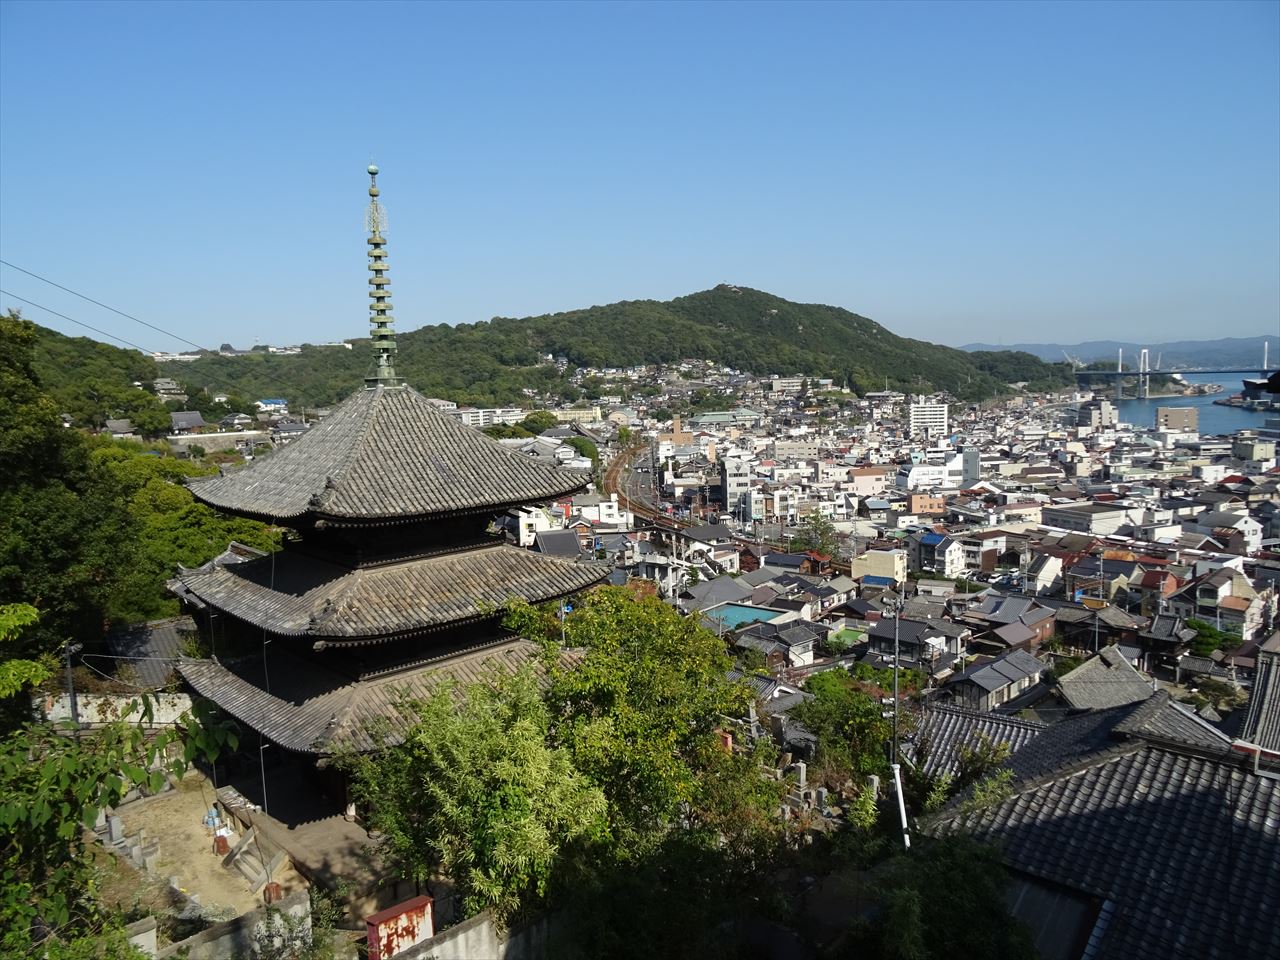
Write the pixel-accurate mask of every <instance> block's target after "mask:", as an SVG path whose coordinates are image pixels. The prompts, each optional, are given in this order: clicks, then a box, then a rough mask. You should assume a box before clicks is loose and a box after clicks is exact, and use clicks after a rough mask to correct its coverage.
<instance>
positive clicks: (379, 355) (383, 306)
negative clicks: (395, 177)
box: [364, 163, 402, 387]
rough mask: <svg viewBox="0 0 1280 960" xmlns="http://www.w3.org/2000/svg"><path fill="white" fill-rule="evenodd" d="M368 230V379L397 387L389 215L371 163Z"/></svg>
mask: <svg viewBox="0 0 1280 960" xmlns="http://www.w3.org/2000/svg"><path fill="white" fill-rule="evenodd" d="M365 227H366V229H368V231H369V240H368V243H369V271H370V273H371V274H372V276H370V277H369V300H370V304H369V325H370V330H369V335H370V337H371V338H372V340H373V363H374V369H373V375H372V376H369V377H365V380H364V382H365V385H366V386H368V387H377V386H387V387H398V386H400V384H401V383H402V381H401V380H400V379H399V378H398V377H397V376H396V331H395V318H394V317H392V316H391V279H390V278H389V277H388V276H387V241H386V238H385V237H383V235H382V234H383V231H384V230H386V229H387V212H386V210H385V209H384V208H383V206H382V204H380V203H379V202H378V168H377V167H376V166H374V165H373V164H372V163H371V164H369V210H368V212H367V213H366V214H365Z"/></svg>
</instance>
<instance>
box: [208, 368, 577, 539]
mask: <svg viewBox="0 0 1280 960" xmlns="http://www.w3.org/2000/svg"><path fill="white" fill-rule="evenodd" d="M586 482H587V478H586V476H585V475H584V474H582V473H578V472H575V471H570V470H565V469H561V468H558V467H554V466H550V465H547V464H544V463H540V462H538V461H536V460H533V459H530V458H528V457H524V456H520V455H518V454H515V453H512V452H510V451H508V450H506V449H505V448H504V447H503V446H502V445H501V444H500V443H498V442H497V441H495V440H492V439H490V438H489V437H487V436H485V435H484V434H483V433H481V432H480V431H479V430H474V429H472V428H471V427H468V426H465V425H464V424H462V423H461V422H459V421H458V420H457V419H455V418H454V417H451V416H449V415H448V414H446V413H442V412H440V411H439V410H437V409H436V407H435V405H434V404H432V403H431V402H430V401H429V400H428V399H427V398H426V397H424V396H422V394H420V393H418V392H417V391H416V390H413V389H412V388H410V387H386V386H377V387H373V388H367V389H364V390H359V391H357V392H356V393H354V394H352V395H351V396H350V397H348V398H347V399H346V400H344V401H343V402H342V403H341V404H339V405H338V406H337V407H336V408H335V409H334V411H333V413H332V414H331V415H330V416H328V417H326V418H325V419H324V420H321V421H320V422H319V423H318V424H316V425H315V426H314V427H312V428H311V429H310V430H309V431H307V433H306V434H304V435H303V436H302V437H299V438H298V439H297V440H296V441H294V442H293V443H291V444H289V445H288V446H287V447H284V448H283V449H281V450H278V451H276V452H275V453H273V454H272V455H271V456H269V457H267V458H265V459H262V460H256V461H254V462H253V463H251V464H249V465H248V466H246V467H245V468H243V469H241V470H236V471H233V472H231V473H227V474H225V475H224V476H219V477H208V478H199V479H194V480H191V481H190V482H189V484H188V486H189V487H190V488H191V492H192V494H193V495H194V496H195V497H196V499H198V500H201V501H203V502H204V503H207V504H209V505H210V506H214V507H219V508H222V509H224V510H231V511H233V512H235V513H240V514H244V515H246V516H253V517H264V518H269V519H274V520H279V521H287V520H293V519H297V518H301V517H303V516H308V515H309V516H313V517H316V518H321V519H328V520H330V521H332V522H350V523H359V522H361V521H383V522H387V521H390V522H396V521H405V520H414V519H419V518H427V517H434V516H445V515H453V514H466V513H482V512H486V511H490V510H497V509H501V508H503V507H508V506H513V505H515V504H520V503H528V502H532V501H538V500H552V499H555V498H556V497H560V496H564V495H566V494H571V493H576V492H577V491H579V490H581V489H582V488H583V487H585V486H586Z"/></svg>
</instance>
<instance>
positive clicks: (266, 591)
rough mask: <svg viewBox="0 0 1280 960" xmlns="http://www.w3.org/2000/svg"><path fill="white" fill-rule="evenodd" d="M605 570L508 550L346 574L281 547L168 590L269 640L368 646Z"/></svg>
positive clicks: (591, 580)
mask: <svg viewBox="0 0 1280 960" xmlns="http://www.w3.org/2000/svg"><path fill="white" fill-rule="evenodd" d="M608 573H609V571H608V568H603V567H598V566H594V565H588V564H581V563H574V562H572V561H568V560H563V559H560V558H558V557H549V556H545V555H543V554H538V553H533V552H531V551H528V550H521V549H519V548H517V547H510V546H506V545H493V546H485V547H479V548H475V549H470V550H463V551H458V552H455V553H445V554H439V555H436V556H429V557H421V558H416V559H411V560H404V561H400V562H398V563H392V564H387V565H385V566H375V567H364V568H357V569H354V570H353V569H349V568H347V567H343V566H338V565H336V564H333V563H330V562H327V561H325V560H321V559H319V558H317V557H313V556H309V555H307V554H305V553H300V552H294V551H290V550H283V551H280V552H279V553H277V554H276V555H275V556H274V557H270V556H268V557H263V558H262V559H259V560H252V561H249V562H246V563H238V564H234V565H232V566H218V565H216V564H206V565H205V566H204V567H201V568H199V569H196V570H182V571H180V572H179V574H178V576H177V578H176V580H175V581H173V584H174V585H175V589H176V592H178V593H179V594H180V595H183V596H184V597H186V598H188V599H190V598H194V599H196V600H198V601H200V602H202V603H204V604H207V605H209V606H211V607H214V608H215V609H218V610H221V611H223V612H225V613H228V614H231V615H232V616H234V617H238V618H239V619H241V620H244V621H246V622H247V623H250V624H253V625H254V626H257V627H261V628H263V629H266V630H270V631H271V632H273V633H278V634H282V635H306V636H309V637H314V638H316V639H317V640H319V639H324V640H326V641H328V642H330V643H341V642H363V643H370V642H377V641H379V640H383V639H386V638H387V637H388V636H390V635H396V634H406V633H414V632H421V631H428V630H434V629H439V628H443V627H446V626H449V625H452V624H457V623H461V622H465V621H468V620H477V619H482V618H485V617H488V616H490V615H491V614H492V612H493V611H494V610H495V609H496V608H498V607H501V606H502V605H503V604H504V603H505V602H506V601H507V600H509V599H511V598H513V597H520V598H523V599H525V600H528V601H529V602H531V603H536V602H539V601H542V600H549V599H552V598H554V597H558V596H564V595H566V594H570V593H576V592H577V591H579V590H583V589H585V588H586V587H589V586H592V585H594V584H596V583H599V582H600V581H601V580H603V579H604V578H605V577H606V576H607V575H608Z"/></svg>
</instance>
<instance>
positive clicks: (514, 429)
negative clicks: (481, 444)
mask: <svg viewBox="0 0 1280 960" xmlns="http://www.w3.org/2000/svg"><path fill="white" fill-rule="evenodd" d="M480 432H481V433H484V434H487V435H488V436H490V437H493V439H495V440H524V439H527V438H529V437H532V436H534V434H532V433H530V432H529V431H528V430H526V429H525V428H524V427H522V426H520V425H519V424H506V423H495V424H494V425H493V426H491V427H483V428H481V431H480Z"/></svg>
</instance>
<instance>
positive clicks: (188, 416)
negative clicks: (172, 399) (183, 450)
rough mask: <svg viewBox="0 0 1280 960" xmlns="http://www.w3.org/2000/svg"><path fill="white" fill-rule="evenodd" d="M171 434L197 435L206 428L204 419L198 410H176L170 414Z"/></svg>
mask: <svg viewBox="0 0 1280 960" xmlns="http://www.w3.org/2000/svg"><path fill="white" fill-rule="evenodd" d="M169 424H170V430H171V432H172V433H173V434H174V435H175V436H176V435H179V434H185V433H197V432H199V431H200V430H203V429H204V427H205V422H204V417H202V416H200V412H199V411H198V410H175V411H174V412H173V413H170V414H169Z"/></svg>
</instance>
